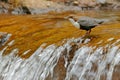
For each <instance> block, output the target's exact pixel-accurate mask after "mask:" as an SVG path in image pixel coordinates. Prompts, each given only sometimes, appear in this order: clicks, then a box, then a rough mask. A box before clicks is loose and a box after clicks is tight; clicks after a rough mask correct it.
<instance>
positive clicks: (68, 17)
mask: <svg viewBox="0 0 120 80" xmlns="http://www.w3.org/2000/svg"><path fill="white" fill-rule="evenodd" d="M64 18H65V19H68V20H69V19H73V20H74V21H77V18H76V17H75V16H74V15H69V16H67V17H64Z"/></svg>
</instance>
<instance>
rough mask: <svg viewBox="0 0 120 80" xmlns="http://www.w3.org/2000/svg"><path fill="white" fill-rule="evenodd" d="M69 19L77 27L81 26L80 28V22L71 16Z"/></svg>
mask: <svg viewBox="0 0 120 80" xmlns="http://www.w3.org/2000/svg"><path fill="white" fill-rule="evenodd" d="M69 21H70V22H71V23H72V24H73V25H74V26H75V27H76V28H79V29H80V25H79V23H78V22H76V21H75V20H74V19H72V18H69Z"/></svg>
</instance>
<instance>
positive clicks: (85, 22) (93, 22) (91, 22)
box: [77, 17, 103, 26]
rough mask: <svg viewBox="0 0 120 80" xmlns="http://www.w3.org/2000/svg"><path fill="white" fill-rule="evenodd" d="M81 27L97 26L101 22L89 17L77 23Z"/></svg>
mask: <svg viewBox="0 0 120 80" xmlns="http://www.w3.org/2000/svg"><path fill="white" fill-rule="evenodd" d="M77 22H78V23H79V24H80V25H82V26H97V25H99V24H101V23H102V22H103V21H102V20H99V19H95V18H90V17H83V18H80V19H79V20H78V21H77Z"/></svg>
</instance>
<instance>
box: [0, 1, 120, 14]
mask: <svg viewBox="0 0 120 80" xmlns="http://www.w3.org/2000/svg"><path fill="white" fill-rule="evenodd" d="M41 2H42V1H41ZM51 2H52V1H49V2H47V1H43V2H42V3H43V4H42V3H40V4H39V3H38V4H37V2H36V3H35V4H36V7H35V5H34V6H32V5H30V4H32V3H28V4H26V5H20V6H18V7H17V6H16V7H12V8H11V6H12V5H10V4H8V3H3V2H0V3H1V4H2V5H0V13H11V14H41V13H48V12H52V11H54V12H58V11H59V12H62V11H73V10H74V11H76V10H78V11H82V10H101V9H103V10H104V9H108V10H109V9H120V2H118V3H117V2H115V3H109V2H96V1H89V0H88V1H79V0H78V1H74V0H72V1H70V0H68V1H67V0H63V1H54V2H52V3H51ZM56 2H57V3H56ZM59 2H60V3H59ZM61 3H64V4H61ZM33 4H34V3H33ZM37 5H41V6H40V7H37ZM55 6H56V7H55Z"/></svg>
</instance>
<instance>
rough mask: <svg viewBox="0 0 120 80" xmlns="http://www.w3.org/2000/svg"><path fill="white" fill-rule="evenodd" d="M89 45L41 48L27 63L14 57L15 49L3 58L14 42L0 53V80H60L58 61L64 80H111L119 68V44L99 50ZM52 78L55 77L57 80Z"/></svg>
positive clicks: (77, 43)
mask: <svg viewBox="0 0 120 80" xmlns="http://www.w3.org/2000/svg"><path fill="white" fill-rule="evenodd" d="M89 41H90V39H83V38H77V39H75V38H72V39H68V40H67V41H66V43H65V44H64V45H61V46H56V45H54V44H52V45H49V46H48V47H46V48H43V47H42V46H44V45H45V44H43V45H41V46H40V47H39V48H38V49H37V50H36V51H35V52H34V53H33V55H32V56H30V57H29V58H28V59H22V58H20V57H19V56H15V54H17V53H18V52H19V49H17V48H16V49H14V50H12V51H11V52H10V54H9V55H6V56H2V54H3V53H4V51H5V50H6V49H7V47H8V46H10V45H12V44H13V43H14V40H13V41H11V42H10V43H8V44H7V46H5V47H4V48H3V49H2V50H1V51H0V80H60V77H63V76H59V74H58V73H61V72H60V71H59V69H58V71H55V69H56V68H57V66H60V65H58V62H59V60H60V59H61V58H63V59H64V64H62V65H63V66H64V68H65V71H64V72H65V75H64V77H63V80H112V77H113V74H114V73H115V72H116V71H117V69H118V68H116V66H119V65H120V63H119V62H120V49H119V45H118V46H117V44H118V43H119V42H120V40H116V41H115V42H114V43H112V44H109V43H108V44H106V45H105V46H98V47H95V46H94V47H93V46H88V45H87V43H88V42H89ZM108 41H111V40H110V39H108ZM100 42H101V41H100ZM100 42H99V44H101V43H100ZM72 43H73V44H72ZM81 44H83V45H82V46H80V45H81ZM96 44H98V43H96ZM29 51H30V50H27V51H25V52H24V53H23V55H25V54H27V53H28V52H29ZM71 56H72V57H71ZM56 72H57V73H56ZM55 74H58V75H57V76H56V78H54V77H55V76H54V75H55ZM48 77H50V79H49V78H48Z"/></svg>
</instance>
